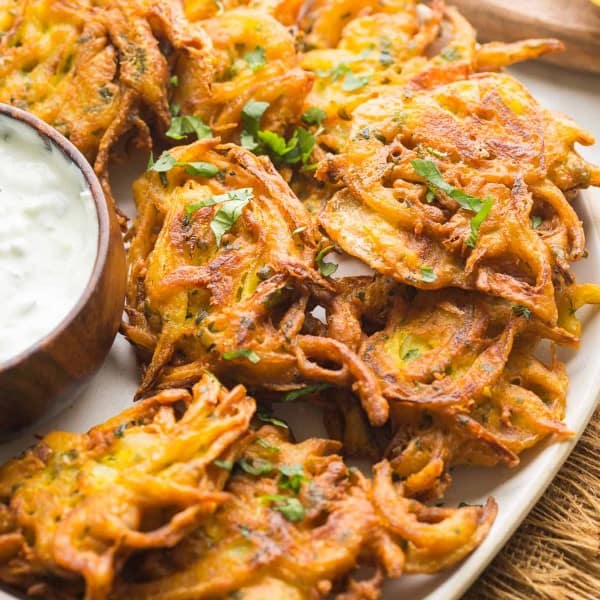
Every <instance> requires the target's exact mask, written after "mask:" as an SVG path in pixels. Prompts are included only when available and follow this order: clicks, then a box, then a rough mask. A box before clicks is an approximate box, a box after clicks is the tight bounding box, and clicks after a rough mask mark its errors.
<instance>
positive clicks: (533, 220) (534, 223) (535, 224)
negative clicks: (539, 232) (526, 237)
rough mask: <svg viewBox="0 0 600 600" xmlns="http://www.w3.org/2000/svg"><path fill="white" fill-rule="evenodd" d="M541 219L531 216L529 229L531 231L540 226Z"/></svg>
mask: <svg viewBox="0 0 600 600" xmlns="http://www.w3.org/2000/svg"><path fill="white" fill-rule="evenodd" d="M542 220H543V219H542V217H538V216H537V215H532V216H531V227H532V229H537V228H538V227H539V226H540V225H541V224H542Z"/></svg>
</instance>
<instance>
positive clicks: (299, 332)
mask: <svg viewBox="0 0 600 600" xmlns="http://www.w3.org/2000/svg"><path fill="white" fill-rule="evenodd" d="M170 156H172V157H173V160H176V161H177V162H178V163H179V164H181V165H183V166H181V167H176V168H174V169H172V170H171V171H169V172H168V173H166V174H164V175H165V177H164V178H161V175H162V174H159V173H154V172H149V173H147V174H146V175H144V176H143V177H142V178H141V179H140V180H139V181H138V182H136V184H135V189H134V193H135V198H136V202H137V211H138V218H137V220H136V223H135V224H134V226H133V239H132V242H131V247H130V249H129V269H130V279H129V286H128V315H129V321H128V323H127V324H124V326H123V331H124V332H125V334H126V335H127V336H128V338H129V339H130V340H131V341H132V342H133V343H134V344H136V346H138V347H139V348H140V349H141V354H142V355H143V356H145V357H146V359H147V360H148V362H149V366H148V368H147V369H146V371H145V375H144V379H143V382H142V384H141V386H140V390H139V393H140V394H142V395H143V394H145V393H147V392H148V391H150V390H152V389H154V388H156V387H169V386H173V385H181V384H186V383H190V382H192V381H194V380H195V379H197V378H198V376H199V374H201V373H202V372H203V369H204V368H210V369H211V370H212V371H214V372H215V374H217V376H219V377H222V378H224V379H227V380H230V379H235V380H236V381H241V382H243V383H245V384H248V385H251V386H255V387H256V386H260V387H268V388H271V389H279V390H283V389H292V388H295V387H299V386H300V385H301V384H302V383H305V382H307V381H319V382H324V383H329V384H335V385H339V386H353V387H354V389H355V390H356V391H357V393H358V394H359V396H360V397H361V399H363V405H364V407H365V410H366V411H367V413H368V414H369V417H370V419H371V421H372V422H373V423H378V424H383V423H384V422H385V421H386V420H387V417H388V413H387V403H386V402H385V401H384V400H383V398H382V397H381V394H380V385H379V383H378V381H377V379H376V378H375V376H374V374H373V373H372V371H371V370H370V369H368V368H366V367H365V365H364V363H363V362H362V361H361V360H360V359H359V358H358V356H357V355H356V354H355V353H353V352H352V351H350V350H349V349H348V347H347V346H346V345H345V344H343V343H340V342H338V341H337V340H335V339H333V338H332V337H328V336H320V335H311V334H310V332H309V333H305V332H303V325H304V322H305V319H306V313H307V312H308V309H309V308H310V307H311V304H310V303H311V302H312V300H311V298H313V297H316V298H319V296H327V295H330V294H331V290H332V287H331V284H329V283H328V282H327V281H326V280H324V278H323V277H322V276H321V275H320V273H319V272H318V271H317V270H316V268H315V267H316V265H315V260H316V258H317V255H318V247H317V243H316V242H315V234H314V228H313V225H312V223H311V220H310V217H309V215H308V213H307V212H306V210H305V208H304V207H303V206H302V204H301V203H300V202H299V201H298V199H297V198H296V197H295V196H294V195H293V193H292V192H291V190H290V189H289V187H288V186H287V185H286V184H285V182H284V181H283V179H282V178H281V177H280V175H279V174H278V173H277V171H276V170H275V169H274V168H273V166H272V165H271V163H270V161H269V160H268V159H266V158H264V157H256V156H254V155H253V154H252V153H250V152H248V151H246V150H244V149H243V148H240V147H238V146H233V145H222V146H220V145H218V142H217V141H216V140H203V141H199V142H196V143H194V144H192V145H189V146H181V147H179V148H176V149H173V150H171V154H170ZM200 164H205V165H206V164H209V165H212V166H213V167H214V169H215V171H216V170H218V174H217V175H215V176H214V177H201V176H198V175H191V174H190V173H189V172H187V171H186V167H185V165H192V166H193V165H200ZM188 170H189V167H188ZM165 184H166V186H165ZM223 223H225V224H226V225H225V226H223ZM221 232H222V235H221Z"/></svg>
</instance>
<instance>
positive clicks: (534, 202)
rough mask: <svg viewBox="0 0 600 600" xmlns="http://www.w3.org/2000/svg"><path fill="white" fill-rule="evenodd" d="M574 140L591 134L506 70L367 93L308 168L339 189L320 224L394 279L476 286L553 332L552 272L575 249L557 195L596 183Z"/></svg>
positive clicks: (572, 227)
mask: <svg viewBox="0 0 600 600" xmlns="http://www.w3.org/2000/svg"><path fill="white" fill-rule="evenodd" d="M563 128H564V129H565V130H568V131H569V136H568V137H567V136H565V134H564V132H563V133H561V134H557V131H558V130H561V129H563ZM559 140H560V141H559ZM575 141H578V142H580V143H591V142H592V139H591V138H590V137H589V135H587V134H585V133H584V132H582V131H581V130H578V129H577V128H576V127H575V126H574V125H573V124H572V123H570V122H569V121H568V120H567V119H566V118H564V117H557V116H555V115H553V114H552V113H550V112H549V111H545V110H543V109H542V108H541V107H540V106H539V105H538V104H537V103H536V102H535V100H533V98H532V97H531V96H530V95H529V94H528V92H527V91H526V90H525V88H524V87H523V86H522V85H521V84H519V83H518V82H517V81H516V80H514V79H513V78H512V77H510V76H509V75H497V74H486V75H479V76H475V77H471V78H470V79H467V80H465V81H460V82H455V83H451V84H448V85H445V86H440V87H437V88H435V89H434V90H430V91H423V92H418V93H415V94H410V95H405V96H404V97H402V96H393V97H386V98H383V97H382V98H377V99H375V100H373V101H370V102H367V103H365V104H363V105H362V106H361V107H360V108H359V109H357V111H356V114H355V117H354V122H353V136H352V138H351V140H350V141H349V142H348V144H347V146H346V148H345V149H344V152H343V153H342V154H340V155H338V156H335V157H329V158H326V159H324V160H323V161H322V162H321V164H320V166H319V170H318V172H317V176H318V177H319V178H320V179H322V180H324V181H337V182H339V184H340V185H341V189H340V190H339V191H338V192H337V193H336V194H335V195H334V196H333V197H332V198H331V199H330V200H329V201H328V203H327V205H326V207H325V209H324V211H323V212H322V213H321V214H320V216H319V220H320V223H321V224H322V225H323V227H324V228H325V230H326V231H327V234H328V235H329V237H330V238H331V239H332V240H334V241H335V242H336V243H337V244H338V245H339V246H340V247H341V248H342V249H343V250H344V251H346V252H348V253H349V254H351V255H354V256H356V257H358V258H360V259H361V260H363V261H365V262H366V263H367V264H369V265H370V266H371V267H372V268H374V269H375V270H377V271H379V272H381V273H383V274H385V275H388V276H390V277H393V278H395V279H397V280H398V281H401V282H403V283H406V284H409V285H412V286H415V287H418V288H422V289H440V288H443V287H448V286H453V287H461V288H463V289H476V290H480V291H482V292H485V293H487V294H491V295H493V296H499V297H501V298H504V299H506V300H508V301H510V302H512V303H514V304H518V305H522V306H525V307H526V308H527V309H528V310H530V311H531V312H532V313H533V314H535V315H536V316H537V317H538V318H540V319H541V320H542V321H544V322H545V323H547V324H548V325H549V326H551V327H552V326H555V325H556V323H557V319H558V310H557V306H556V301H555V289H554V283H553V276H554V274H555V271H556V270H559V271H561V272H562V273H563V274H567V275H566V276H567V277H570V275H569V274H568V269H569V263H570V262H571V261H573V260H577V259H578V258H580V257H582V256H583V254H584V234H583V228H582V226H581V223H580V221H579V219H578V217H577V215H576V213H575V211H574V210H573V208H572V207H571V205H570V203H569V201H568V199H567V196H566V195H565V194H566V193H570V192H572V191H573V190H576V189H578V188H581V187H586V186H588V185H590V184H594V183H596V182H598V181H599V180H600V177H599V174H600V171H599V170H598V168H597V167H594V166H592V165H589V164H588V163H586V162H585V161H584V160H583V159H582V158H580V157H579V156H578V155H577V154H576V152H575V150H574V149H573V144H574V143H575ZM559 165H560V166H559ZM559 186H562V187H559Z"/></svg>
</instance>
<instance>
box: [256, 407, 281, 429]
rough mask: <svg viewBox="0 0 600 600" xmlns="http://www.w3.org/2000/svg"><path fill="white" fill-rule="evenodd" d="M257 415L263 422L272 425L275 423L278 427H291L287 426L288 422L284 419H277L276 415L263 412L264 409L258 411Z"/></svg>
mask: <svg viewBox="0 0 600 600" xmlns="http://www.w3.org/2000/svg"><path fill="white" fill-rule="evenodd" d="M256 416H257V417H258V418H259V419H260V420H261V421H262V422H263V423H270V424H271V425H275V426H277V427H283V428H284V429H289V427H288V426H287V423H284V422H283V421H282V420H280V419H276V418H275V417H273V416H271V415H269V414H267V413H265V412H263V411H258V412H257V413H256Z"/></svg>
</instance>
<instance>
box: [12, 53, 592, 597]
mask: <svg viewBox="0 0 600 600" xmlns="http://www.w3.org/2000/svg"><path fill="white" fill-rule="evenodd" d="M514 71H515V72H516V74H517V76H518V77H519V78H520V79H521V80H523V81H524V82H525V83H526V85H527V86H528V87H529V89H530V90H531V91H532V92H533V94H534V95H535V96H536V97H537V98H538V99H539V100H540V101H541V102H542V103H543V104H545V105H546V106H548V107H550V108H554V109H557V110H561V111H562V112H565V113H567V114H570V115H571V116H573V117H574V118H575V119H576V120H577V121H578V122H579V123H581V124H583V125H585V126H586V128H587V129H589V130H590V131H591V132H592V133H593V134H594V135H595V136H596V138H597V139H598V140H599V141H600V112H599V111H598V110H597V102H598V97H600V78H598V77H593V76H586V75H580V74H576V73H569V72H566V71H561V70H559V69H555V68H551V67H546V66H544V65H537V64H536V65H528V66H526V67H519V68H517V69H514ZM582 154H584V155H585V156H586V157H587V158H588V159H589V160H593V161H595V162H596V163H600V150H599V149H598V147H596V148H592V149H583V150H582ZM144 162H145V161H144ZM144 162H140V164H139V165H137V167H138V168H132V165H128V166H127V168H126V169H123V170H122V173H121V174H117V175H116V177H115V178H114V183H115V192H116V194H115V195H116V196H117V197H118V198H127V197H129V195H130V191H129V190H130V186H129V184H130V180H129V177H128V175H127V172H129V173H131V172H132V171H133V172H137V173H139V172H141V171H142V170H143V169H144V166H143V165H144ZM125 208H126V209H127V206H126V207H125ZM576 209H577V211H578V213H579V215H580V216H581V218H582V220H583V221H584V223H585V232H586V236H587V247H588V250H589V258H587V259H586V260H584V261H582V262H580V263H578V264H577V265H575V268H574V271H575V274H576V276H577V279H578V281H581V282H586V281H590V282H597V283H600V230H599V224H600V190H597V189H596V190H587V191H585V192H584V193H583V194H581V196H580V198H579V199H578V200H577V202H576ZM128 212H131V211H128ZM346 274H352V273H350V272H348V271H346ZM578 316H579V317H580V318H582V320H583V331H584V333H583V336H582V340H581V347H580V348H579V350H578V351H576V352H573V351H566V352H562V354H561V355H560V356H561V358H562V359H563V360H565V361H566V363H567V372H568V374H569V378H570V387H569V394H568V403H567V413H566V419H565V420H566V423H567V425H568V426H569V427H570V428H571V429H572V430H573V431H574V432H575V433H576V436H575V437H574V438H572V439H570V440H568V441H565V442H561V443H558V444H550V443H548V444H544V445H542V446H539V447H537V448H535V449H534V450H532V451H530V452H526V453H524V454H523V456H522V462H521V465H520V466H519V467H518V468H517V469H507V468H504V467H494V468H490V469H484V468H462V469H457V470H456V471H455V472H454V473H453V480H454V481H453V484H452V486H451V487H450V490H449V493H448V494H447V497H446V498H445V499H444V500H445V503H446V504H447V505H450V506H453V505H456V504H457V503H458V502H460V501H466V502H470V503H476V502H480V501H481V500H483V499H484V498H486V497H487V496H493V497H494V498H495V499H496V501H497V502H498V516H497V518H496V521H495V523H494V525H493V527H492V529H491V530H490V533H489V535H488V537H487V538H486V540H485V541H484V542H483V543H482V544H481V546H480V547H479V548H478V549H477V550H476V551H475V552H474V553H473V554H471V555H470V556H469V557H468V558H467V559H466V560H465V561H463V562H462V563H460V564H459V565H458V566H457V567H456V568H454V569H453V570H451V571H448V572H446V573H442V574H439V575H407V576H404V577H401V578H400V579H398V580H396V581H389V582H387V583H386V586H385V590H384V596H383V600H394V599H396V598H410V599H411V600H423V599H427V600H455V599H458V598H460V596H461V595H462V594H463V593H464V592H465V591H466V590H467V588H468V587H469V585H471V584H472V583H473V581H475V579H476V578H477V576H478V575H479V574H480V573H481V572H482V571H483V569H484V568H485V566H486V565H487V564H488V563H489V562H490V561H491V560H492V558H493V557H494V556H495V555H496V554H497V553H498V552H499V551H500V550H501V549H502V547H503V546H504V544H505V543H506V542H507V541H508V539H509V538H510V536H511V535H512V533H513V532H514V531H515V529H516V528H517V527H518V525H519V524H520V523H521V521H522V520H523V519H524V518H525V516H526V515H527V513H528V512H529V511H530V510H531V508H532V507H533V506H534V504H535V503H536V502H537V500H538V499H539V497H540V496H541V495H542V493H543V492H544V490H545V489H546V488H547V487H548V485H549V484H550V482H551V481H552V479H553V478H554V476H555V475H556V473H557V472H558V470H559V469H560V467H561V465H562V464H563V462H564V461H565V460H566V458H567V457H568V455H569V453H570V452H571V450H572V449H573V448H574V446H575V444H576V442H577V439H578V438H579V436H580V435H581V434H582V433H583V430H584V429H585V426H586V425H587V423H588V421H589V419H590V418H591V416H592V413H593V411H594V408H595V406H596V404H597V399H598V395H599V393H600V368H599V365H598V364H597V359H596V356H597V348H598V347H599V346H600V311H597V310H595V309H593V308H590V307H586V308H584V309H582V310H581V311H579V313H578ZM137 380H138V376H137V368H136V365H135V359H134V356H133V352H132V350H131V348H130V346H129V345H128V343H127V342H126V341H125V340H124V339H123V338H121V337H119V338H118V339H117V340H116V341H115V343H114V346H113V348H112V350H111V352H110V354H109V356H108V358H107V360H106V363H105V364H104V366H103V367H102V369H101V370H100V372H99V373H98V375H97V376H96V377H95V378H94V379H93V381H92V382H91V384H90V385H89V387H88V388H87V389H86V391H85V392H84V393H83V394H82V395H81V396H80V398H79V399H78V400H77V402H76V403H74V404H73V405H72V406H71V407H69V408H67V409H66V410H65V411H64V412H62V413H61V414H59V415H57V416H56V417H54V418H52V419H50V420H48V421H47V422H46V423H44V424H43V425H42V426H39V427H38V428H37V431H38V432H40V433H45V432H48V431H51V430H55V429H63V430H67V431H85V430H87V429H89V428H90V427H92V426H93V425H95V424H97V423H100V422H101V421H104V420H105V419H107V418H109V417H110V416H112V415H114V414H115V413H117V412H119V411H120V410H122V409H123V408H125V407H126V406H127V405H128V404H129V403H130V402H131V399H132V397H133V393H134V391H135V389H136V386H137ZM290 410H291V411H293V417H292V419H290V421H291V422H292V423H294V427H293V429H294V432H295V434H296V436H297V437H298V438H303V437H305V436H307V435H325V433H324V431H323V428H322V425H321V420H320V416H319V415H318V413H317V412H316V411H315V410H313V409H312V408H311V407H308V406H298V407H294V408H291V407H285V408H284V409H282V410H281V411H279V413H280V414H281V416H283V417H284V418H285V417H286V416H287V415H289V411H290ZM296 424H298V425H296ZM34 442H35V438H34V436H33V432H28V433H26V434H23V435H22V436H21V437H20V438H18V439H16V440H13V441H12V442H10V443H8V444H5V445H3V446H0V461H2V462H3V461H5V460H7V459H9V458H11V457H12V456H15V455H16V454H18V453H19V452H20V451H21V450H23V449H24V448H26V447H27V446H29V445H31V444H33V443H34ZM12 597H13V596H10V595H8V594H6V593H3V592H0V598H12Z"/></svg>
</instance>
